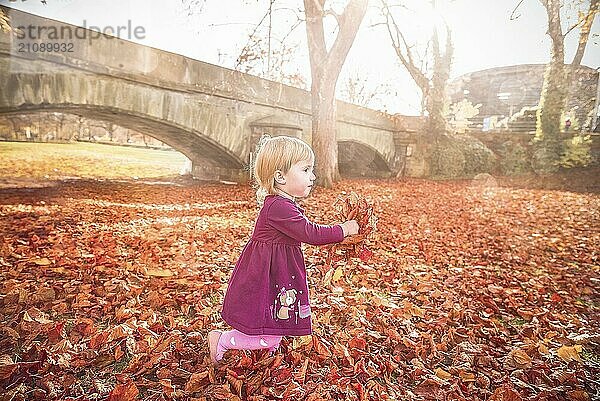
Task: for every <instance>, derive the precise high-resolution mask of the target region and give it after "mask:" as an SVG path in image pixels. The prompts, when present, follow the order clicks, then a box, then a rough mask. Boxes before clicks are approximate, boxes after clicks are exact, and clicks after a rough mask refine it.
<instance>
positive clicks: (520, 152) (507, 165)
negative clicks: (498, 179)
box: [498, 141, 530, 175]
mask: <svg viewBox="0 0 600 401" xmlns="http://www.w3.org/2000/svg"><path fill="white" fill-rule="evenodd" d="M498 152H499V154H500V163H499V164H500V172H501V173H502V174H503V175H516V174H522V173H526V172H527V171H529V170H530V162H529V157H528V155H527V150H526V149H525V147H523V146H522V145H521V144H520V143H516V142H513V141H506V142H504V143H502V145H500V149H499V151H498Z"/></svg>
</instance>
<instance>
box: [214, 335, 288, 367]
mask: <svg viewBox="0 0 600 401" xmlns="http://www.w3.org/2000/svg"><path fill="white" fill-rule="evenodd" d="M281 338H282V337H281V336H272V335H266V334H261V335H257V336H249V335H247V334H244V333H242V332H239V331H237V330H229V331H224V332H222V333H221V337H219V342H218V344H217V355H216V359H217V361H220V360H221V359H223V354H224V353H225V351H227V350H229V349H268V350H269V351H275V350H276V349H277V347H279V343H280V342H281Z"/></svg>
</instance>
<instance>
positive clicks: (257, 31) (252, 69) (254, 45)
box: [234, 0, 306, 89]
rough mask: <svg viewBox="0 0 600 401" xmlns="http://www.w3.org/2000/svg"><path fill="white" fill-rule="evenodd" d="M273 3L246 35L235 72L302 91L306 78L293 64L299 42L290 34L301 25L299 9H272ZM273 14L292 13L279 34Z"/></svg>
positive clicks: (272, 1) (304, 87)
mask: <svg viewBox="0 0 600 401" xmlns="http://www.w3.org/2000/svg"><path fill="white" fill-rule="evenodd" d="M274 4H275V0H270V1H269V8H268V10H267V12H266V13H265V14H264V16H263V17H262V19H261V20H260V21H259V23H258V24H257V25H256V26H255V27H254V29H253V30H252V32H251V33H250V34H249V35H248V41H247V42H246V44H245V45H244V47H243V48H242V51H241V52H240V54H239V56H238V58H237V60H236V64H235V67H234V68H235V69H236V70H238V71H242V72H245V73H248V74H252V75H256V76H259V77H262V78H265V79H270V80H272V81H276V82H281V83H284V84H287V85H291V86H295V87H299V88H302V89H306V79H305V78H304V76H303V75H302V73H301V72H300V71H299V69H298V67H297V63H296V59H297V57H298V56H297V53H298V50H299V47H300V43H299V42H294V41H293V40H292V38H291V37H292V34H293V33H294V31H296V29H297V28H298V27H299V26H300V25H302V23H303V22H304V20H303V19H302V18H301V17H300V15H299V12H300V11H301V10H295V9H291V8H285V7H284V8H274V7H273V6H274ZM275 11H288V12H292V13H293V14H294V18H295V19H294V18H292V21H293V22H291V23H289V24H287V25H286V30H285V31H283V32H275V30H274V29H273V21H272V16H273V13H274V12H275Z"/></svg>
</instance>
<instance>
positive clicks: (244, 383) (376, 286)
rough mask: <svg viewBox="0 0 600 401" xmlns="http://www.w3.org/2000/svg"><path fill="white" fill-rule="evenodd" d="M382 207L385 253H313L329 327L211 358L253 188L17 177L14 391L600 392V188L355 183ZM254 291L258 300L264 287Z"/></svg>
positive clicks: (12, 212)
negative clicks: (344, 256)
mask: <svg viewBox="0 0 600 401" xmlns="http://www.w3.org/2000/svg"><path fill="white" fill-rule="evenodd" d="M352 190H354V191H356V192H357V193H359V194H361V195H365V196H367V197H369V198H370V199H372V200H373V201H374V202H375V214H376V215H377V216H378V218H379V221H378V233H377V235H376V238H375V240H374V241H373V242H372V243H371V245H370V248H371V249H372V250H373V251H374V254H375V255H374V257H373V258H372V259H371V260H370V261H369V264H368V265H365V264H361V263H359V261H355V263H354V264H352V265H347V266H341V265H340V266H334V267H333V268H332V269H327V267H326V266H324V261H325V257H326V251H325V249H324V248H317V247H310V246H307V247H305V254H306V259H307V264H308V265H309V286H310V289H311V298H312V300H313V311H314V315H315V316H314V326H315V327H314V332H315V334H314V336H312V337H299V338H286V339H284V341H283V343H282V346H281V348H280V350H279V351H278V352H276V353H275V354H274V355H272V356H271V355H268V354H266V353H265V352H240V351H232V352H229V353H227V354H226V357H225V361H224V363H223V364H222V365H220V366H217V367H212V366H211V365H210V364H209V361H208V350H207V348H206V334H207V332H208V331H209V330H210V329H214V328H223V329H225V328H226V327H225V326H224V325H223V323H222V322H221V320H220V318H219V314H218V311H219V307H220V302H221V299H222V296H223V293H224V290H225V288H226V283H227V279H228V277H229V274H230V272H231V270H232V267H233V265H234V264H235V262H236V258H237V256H238V255H239V253H240V251H241V248H242V246H243V244H244V243H245V241H246V240H247V239H248V237H249V235H250V233H251V229H252V224H253V221H254V218H255V217H256V215H257V211H258V209H257V207H256V204H255V202H254V200H253V198H252V191H251V189H250V188H249V187H247V186H241V185H240V186H238V185H224V184H197V183H189V182H184V181H179V182H174V183H166V182H164V183H162V185H161V184H157V183H143V182H136V181H129V182H110V181H105V182H99V181H63V182H59V183H55V184H53V185H52V186H49V187H46V188H33V189H32V188H21V189H14V188H13V189H10V188H9V189H2V190H0V216H1V219H0V238H1V239H0V241H1V242H0V293H1V296H0V389H1V391H0V393H1V394H2V395H0V399H1V400H20V399H40V400H41V399H44V400H45V399H62V400H99V399H110V400H131V399H135V398H139V399H146V400H159V399H182V400H183V399H196V400H214V399H216V400H246V399H247V400H270V399H284V400H286V399H289V400H297V401H300V400H310V401H316V400H344V399H346V400H444V399H446V400H454V399H456V400H462V399H465V400H496V401H499V400H592V399H598V397H600V381H599V379H598V377H600V346H599V343H600V338H599V335H600V329H599V327H600V325H599V318H600V315H599V311H600V295H599V288H600V274H599V273H600V272H599V250H600V233H599V232H600V230H599V229H600V215H599V211H600V196H598V194H593V193H591V194H578V193H573V192H560V191H548V190H527V189H514V188H512V189H511V188H503V187H491V188H489V187H488V188H486V187H479V186H473V185H471V184H470V183H469V182H430V181H421V180H406V181H377V180H372V181H343V182H341V183H339V184H338V185H337V186H336V187H335V188H333V189H331V190H324V189H320V188H319V189H317V190H316V192H315V193H314V194H313V196H312V197H310V198H309V199H307V200H306V201H305V202H304V207H305V209H306V211H307V214H308V216H309V217H310V218H311V219H313V220H316V221H318V222H323V223H328V222H329V221H330V218H331V217H330V214H329V213H330V211H331V204H332V203H333V201H334V200H335V198H336V196H337V195H339V194H340V193H341V192H342V191H352ZM248 302H252V300H251V299H249V300H248Z"/></svg>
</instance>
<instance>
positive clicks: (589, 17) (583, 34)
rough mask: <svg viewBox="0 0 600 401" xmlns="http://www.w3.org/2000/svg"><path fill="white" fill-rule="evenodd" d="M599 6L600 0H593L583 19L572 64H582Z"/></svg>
mask: <svg viewBox="0 0 600 401" xmlns="http://www.w3.org/2000/svg"><path fill="white" fill-rule="evenodd" d="M599 6H600V0H592V1H591V2H590V8H589V10H588V12H587V14H586V15H585V17H584V19H583V24H582V26H581V31H580V33H579V45H578V46H577V51H576V52H575V57H573V62H572V63H571V65H572V66H580V65H581V60H582V59H583V54H584V53H585V48H586V47H587V43H588V40H589V38H590V31H591V29H592V24H593V23H594V17H595V16H596V14H597V13H598V7H599Z"/></svg>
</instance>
